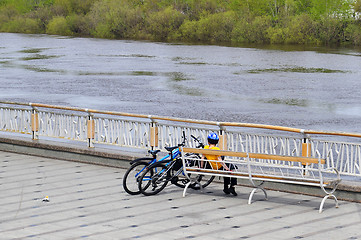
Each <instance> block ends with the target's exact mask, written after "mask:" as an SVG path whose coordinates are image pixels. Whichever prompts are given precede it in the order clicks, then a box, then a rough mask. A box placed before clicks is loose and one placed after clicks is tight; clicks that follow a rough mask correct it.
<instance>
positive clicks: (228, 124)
mask: <svg viewBox="0 0 361 240" xmlns="http://www.w3.org/2000/svg"><path fill="white" fill-rule="evenodd" d="M0 103H1V104H13V105H23V106H30V107H39V108H52V109H59V110H70V111H79V112H87V113H93V114H94V113H97V114H106V115H114V116H123V117H135V118H147V119H151V120H164V121H173V122H182V123H193V124H206V125H213V126H218V127H245V128H262V129H267V130H277V131H285V132H294V133H301V134H312V135H333V136H344V137H356V138H361V133H350V132H333V131H319V130H310V129H309V130H306V129H301V128H292V127H284V126H276V125H267V124H256V123H237V122H216V121H208V120H195V119H185V118H175V117H163V116H157V115H145V114H134V113H125V112H114V111H102V110H95V109H87V108H78V107H65V106H58V105H49V104H42V103H20V102H7V101H0Z"/></svg>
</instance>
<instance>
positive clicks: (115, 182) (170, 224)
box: [0, 152, 361, 240]
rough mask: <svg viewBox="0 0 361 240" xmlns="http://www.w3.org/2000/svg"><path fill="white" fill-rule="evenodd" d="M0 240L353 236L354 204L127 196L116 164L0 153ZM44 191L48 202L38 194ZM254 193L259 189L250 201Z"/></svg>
mask: <svg viewBox="0 0 361 240" xmlns="http://www.w3.org/2000/svg"><path fill="white" fill-rule="evenodd" d="M0 159H1V160H0V162H1V166H0V181H1V182H0V193H1V200H0V239H47V240H55V239H102V240H104V239H134V238H137V239H268V240H269V239H328V240H329V239H337V240H339V239H361V204H359V203H352V202H340V208H338V209H336V208H334V203H333V201H332V200H328V201H327V203H326V204H325V211H324V212H323V213H322V214H319V213H318V211H317V209H318V207H319V204H320V201H321V199H320V198H317V197H309V196H302V195H293V194H289V193H282V192H273V191H269V192H268V193H269V200H268V201H262V200H259V201H257V202H255V203H253V204H252V205H247V197H248V194H249V192H250V189H249V188H244V187H238V188H237V191H238V193H239V195H238V196H237V197H231V196H225V195H224V194H223V192H222V186H221V185H220V184H217V183H214V184H211V186H209V187H208V188H207V189H206V191H205V193H200V192H196V191H192V190H190V191H189V192H188V195H187V197H186V198H182V191H181V190H180V189H179V188H177V187H174V186H168V187H167V188H166V189H165V190H164V191H163V192H161V193H160V194H158V195H156V196H152V197H145V196H140V195H138V196H130V195H128V194H126V193H125V192H124V190H123V189H122V176H123V174H124V172H125V170H124V169H118V168H110V167H102V166H97V165H89V164H82V163H76V162H67V161H60V160H54V159H49V158H41V157H33V156H27V155H20V154H14V153H7V152H0ZM45 196H49V200H50V201H49V202H43V201H42V199H43V198H44V197H45ZM257 197H259V198H258V199H261V194H260V195H257V196H256V197H255V199H257Z"/></svg>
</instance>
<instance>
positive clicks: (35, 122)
mask: <svg viewBox="0 0 361 240" xmlns="http://www.w3.org/2000/svg"><path fill="white" fill-rule="evenodd" d="M31 132H32V139H33V140H37V139H39V113H38V112H37V111H36V108H34V107H32V110H31Z"/></svg>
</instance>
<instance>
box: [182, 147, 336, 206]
mask: <svg viewBox="0 0 361 240" xmlns="http://www.w3.org/2000/svg"><path fill="white" fill-rule="evenodd" d="M181 152H182V163H183V170H184V173H185V175H186V176H187V177H188V179H189V180H190V181H189V183H188V184H187V185H186V187H185V188H184V191H183V197H185V195H186V191H187V189H188V187H189V185H190V184H192V183H197V180H196V177H195V176H197V175H210V176H219V177H234V178H242V179H249V181H250V182H251V184H252V186H253V187H254V188H253V190H252V191H251V193H250V195H249V198H248V204H251V203H252V198H253V195H254V194H255V193H256V192H257V191H258V190H261V191H262V192H263V193H264V195H265V199H267V192H266V190H265V189H264V188H263V187H262V184H263V183H264V182H266V181H269V182H280V183H289V184H300V185H308V186H319V187H320V188H321V189H322V190H323V192H324V193H325V196H324V198H323V199H322V201H321V204H320V208H319V212H320V213H321V212H322V211H323V205H324V203H325V201H326V199H328V198H333V199H334V200H335V203H336V207H338V201H337V198H336V196H335V195H334V192H335V191H336V188H337V186H338V184H339V183H340V181H341V179H340V174H339V173H338V171H337V170H336V169H335V168H326V167H325V165H326V164H325V163H326V161H325V159H321V157H318V158H312V157H297V156H284V155H273V154H261V153H246V152H232V151H223V150H209V149H199V148H185V147H184V148H181ZM187 153H196V154H200V155H203V154H204V155H216V156H222V157H224V160H223V161H224V163H226V164H228V165H229V164H233V166H234V170H232V171H226V170H223V169H221V170H217V169H212V168H211V167H210V164H209V163H210V162H212V161H218V160H207V159H204V160H201V159H200V158H199V157H197V155H195V154H187ZM317 154H318V156H320V154H319V153H318V152H317ZM201 161H203V163H202V164H200V162H201ZM200 166H203V167H202V168H201V167H200ZM255 180H259V181H261V183H260V184H256V182H255ZM198 184H199V183H198ZM326 188H327V190H326Z"/></svg>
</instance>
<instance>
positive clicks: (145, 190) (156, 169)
mask: <svg viewBox="0 0 361 240" xmlns="http://www.w3.org/2000/svg"><path fill="white" fill-rule="evenodd" d="M169 175H170V174H169V171H168V168H167V167H166V166H165V165H164V164H160V163H156V164H152V166H149V167H148V168H147V169H146V170H145V171H144V172H143V173H142V175H141V177H140V178H139V182H138V188H139V190H140V192H141V193H142V194H143V195H145V196H152V195H156V194H158V193H160V192H161V191H162V190H163V189H164V188H165V187H166V186H167V184H168V181H169Z"/></svg>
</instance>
